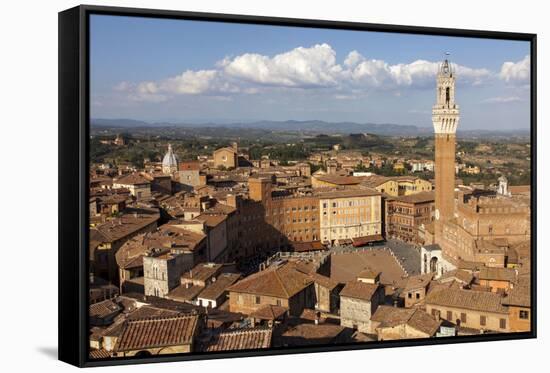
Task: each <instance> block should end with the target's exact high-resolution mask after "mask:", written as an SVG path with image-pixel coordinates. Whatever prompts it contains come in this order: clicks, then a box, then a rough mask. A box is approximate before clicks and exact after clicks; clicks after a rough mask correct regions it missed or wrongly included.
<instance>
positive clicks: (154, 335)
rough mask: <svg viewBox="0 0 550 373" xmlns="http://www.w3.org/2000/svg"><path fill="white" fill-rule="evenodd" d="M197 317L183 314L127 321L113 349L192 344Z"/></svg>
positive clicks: (126, 349) (138, 348) (122, 349)
mask: <svg viewBox="0 0 550 373" xmlns="http://www.w3.org/2000/svg"><path fill="white" fill-rule="evenodd" d="M198 319H199V317H198V316H197V315H185V316H174V317H155V318H148V319H142V320H133V321H128V322H127V323H126V325H125V327H124V330H123V332H122V334H121V336H120V337H119V338H118V340H117V342H116V345H115V349H114V350H115V351H130V350H141V349H147V348H154V347H165V346H177V345H189V344H192V342H193V337H194V336H195V333H196V332H197V328H198Z"/></svg>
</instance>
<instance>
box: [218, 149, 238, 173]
mask: <svg viewBox="0 0 550 373" xmlns="http://www.w3.org/2000/svg"><path fill="white" fill-rule="evenodd" d="M214 167H215V168H219V167H225V168H236V167H237V150H236V149H235V147H231V148H229V147H227V148H221V149H217V150H215V151H214Z"/></svg>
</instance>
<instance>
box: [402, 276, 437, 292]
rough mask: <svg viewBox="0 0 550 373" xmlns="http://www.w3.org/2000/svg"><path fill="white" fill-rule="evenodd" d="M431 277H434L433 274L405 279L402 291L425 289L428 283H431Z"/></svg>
mask: <svg viewBox="0 0 550 373" xmlns="http://www.w3.org/2000/svg"><path fill="white" fill-rule="evenodd" d="M433 277H434V275H433V273H428V274H424V275H415V276H410V277H407V278H406V282H405V286H404V289H405V290H415V289H420V288H426V287H427V286H428V284H429V283H430V281H432V279H433Z"/></svg>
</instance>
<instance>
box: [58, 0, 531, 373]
mask: <svg viewBox="0 0 550 373" xmlns="http://www.w3.org/2000/svg"><path fill="white" fill-rule="evenodd" d="M90 15H110V16H127V17H143V18H157V19H159V18H164V19H180V20H193V21H205V22H224V23H240V24H256V25H271V26H288V27H303V28H321V29H342V30H356V31H371V32H387V33H400V34H417V35H432V36H450V37H467V38H483V39H501V40H517V41H527V42H530V46H531V54H530V56H531V113H530V119H531V123H530V129H531V154H530V156H531V302H532V305H531V331H530V332H521V333H499V334H484V335H475V336H460V337H458V336H457V337H446V338H438V339H435V338H429V339H406V340H395V341H376V342H365V343H354V344H338V345H319V346H307V347H290V348H270V349H267V350H242V351H224V352H209V353H196V352H195V353H190V354H173V355H160V356H157V357H146V358H136V357H132V358H116V359H115V358H110V359H94V360H91V359H89V357H88V351H89V343H88V313H87V310H88V301H89V300H88V296H87V294H88V275H87V273H88V262H89V261H88V260H87V259H88V229H87V227H88V215H89V211H88V210H89V204H88V203H87V201H88V197H89V190H88V177H89V175H88V174H89V162H88V159H89V154H88V146H89V145H88V144H89V141H88V140H89V129H90V127H89V125H90V124H89V121H90V117H89V113H90V110H89V87H90V76H89V71H90V69H89V64H90V61H89V58H88V56H89V36H90V30H89V17H90ZM58 36H59V37H58V43H59V54H58V56H59V70H58V73H59V76H58V81H59V102H58V105H59V136H58V137H59V149H58V154H59V161H58V162H59V163H58V166H59V179H58V182H59V190H58V196H59V205H58V206H59V219H58V223H59V224H58V233H59V246H58V255H59V257H58V264H59V268H58V291H59V298H58V306H59V311H58V312H59V313H58V325H59V326H58V342H59V360H61V361H64V362H66V363H69V364H72V365H76V366H79V367H96V366H110V365H113V366H114V365H128V364H142V363H153V362H154V363H158V362H174V361H189V360H208V359H220V358H236V357H255V356H271V355H287V354H297V353H316V352H330V351H350V350H366V349H378V348H387V347H410V346H428V345H434V344H455V343H468V342H487V341H504V340H516V339H529V338H536V331H537V328H536V326H537V320H536V319H537V299H536V282H537V281H536V273H537V267H536V265H537V261H536V221H537V219H536V180H537V178H536V171H537V170H536V143H537V142H536V123H537V113H536V109H537V101H536V97H537V95H536V93H537V89H536V77H537V74H536V72H537V71H536V68H537V64H536V55H537V35H536V34H530V33H514V32H501V31H484V30H468V29H466V30H462V29H451V28H439V27H424V26H403V25H394V24H374V23H360V22H345V21H330V20H314V19H297V18H282V17H266V16H251V15H236V14H221V13H204V12H186V11H174V10H159V9H141V8H127V7H110V6H91V5H80V6H77V7H74V8H71V9H68V10H65V11H62V12H60V13H59V35H58ZM75 123H76V124H78V125H75ZM75 248H76V250H75Z"/></svg>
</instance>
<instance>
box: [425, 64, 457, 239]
mask: <svg viewBox="0 0 550 373" xmlns="http://www.w3.org/2000/svg"><path fill="white" fill-rule="evenodd" d="M455 78H456V77H455V74H454V71H453V69H452V66H451V64H450V62H449V60H448V59H445V61H443V63H442V64H441V66H440V67H439V71H438V73H437V90H436V94H437V99H436V104H435V105H434V106H433V109H432V122H433V125H434V136H435V242H436V243H440V242H441V233H442V224H441V223H442V222H445V221H448V220H450V219H451V218H452V217H453V215H454V189H455V147H456V127H457V126H458V121H459V119H460V115H459V110H458V105H457V104H455Z"/></svg>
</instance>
